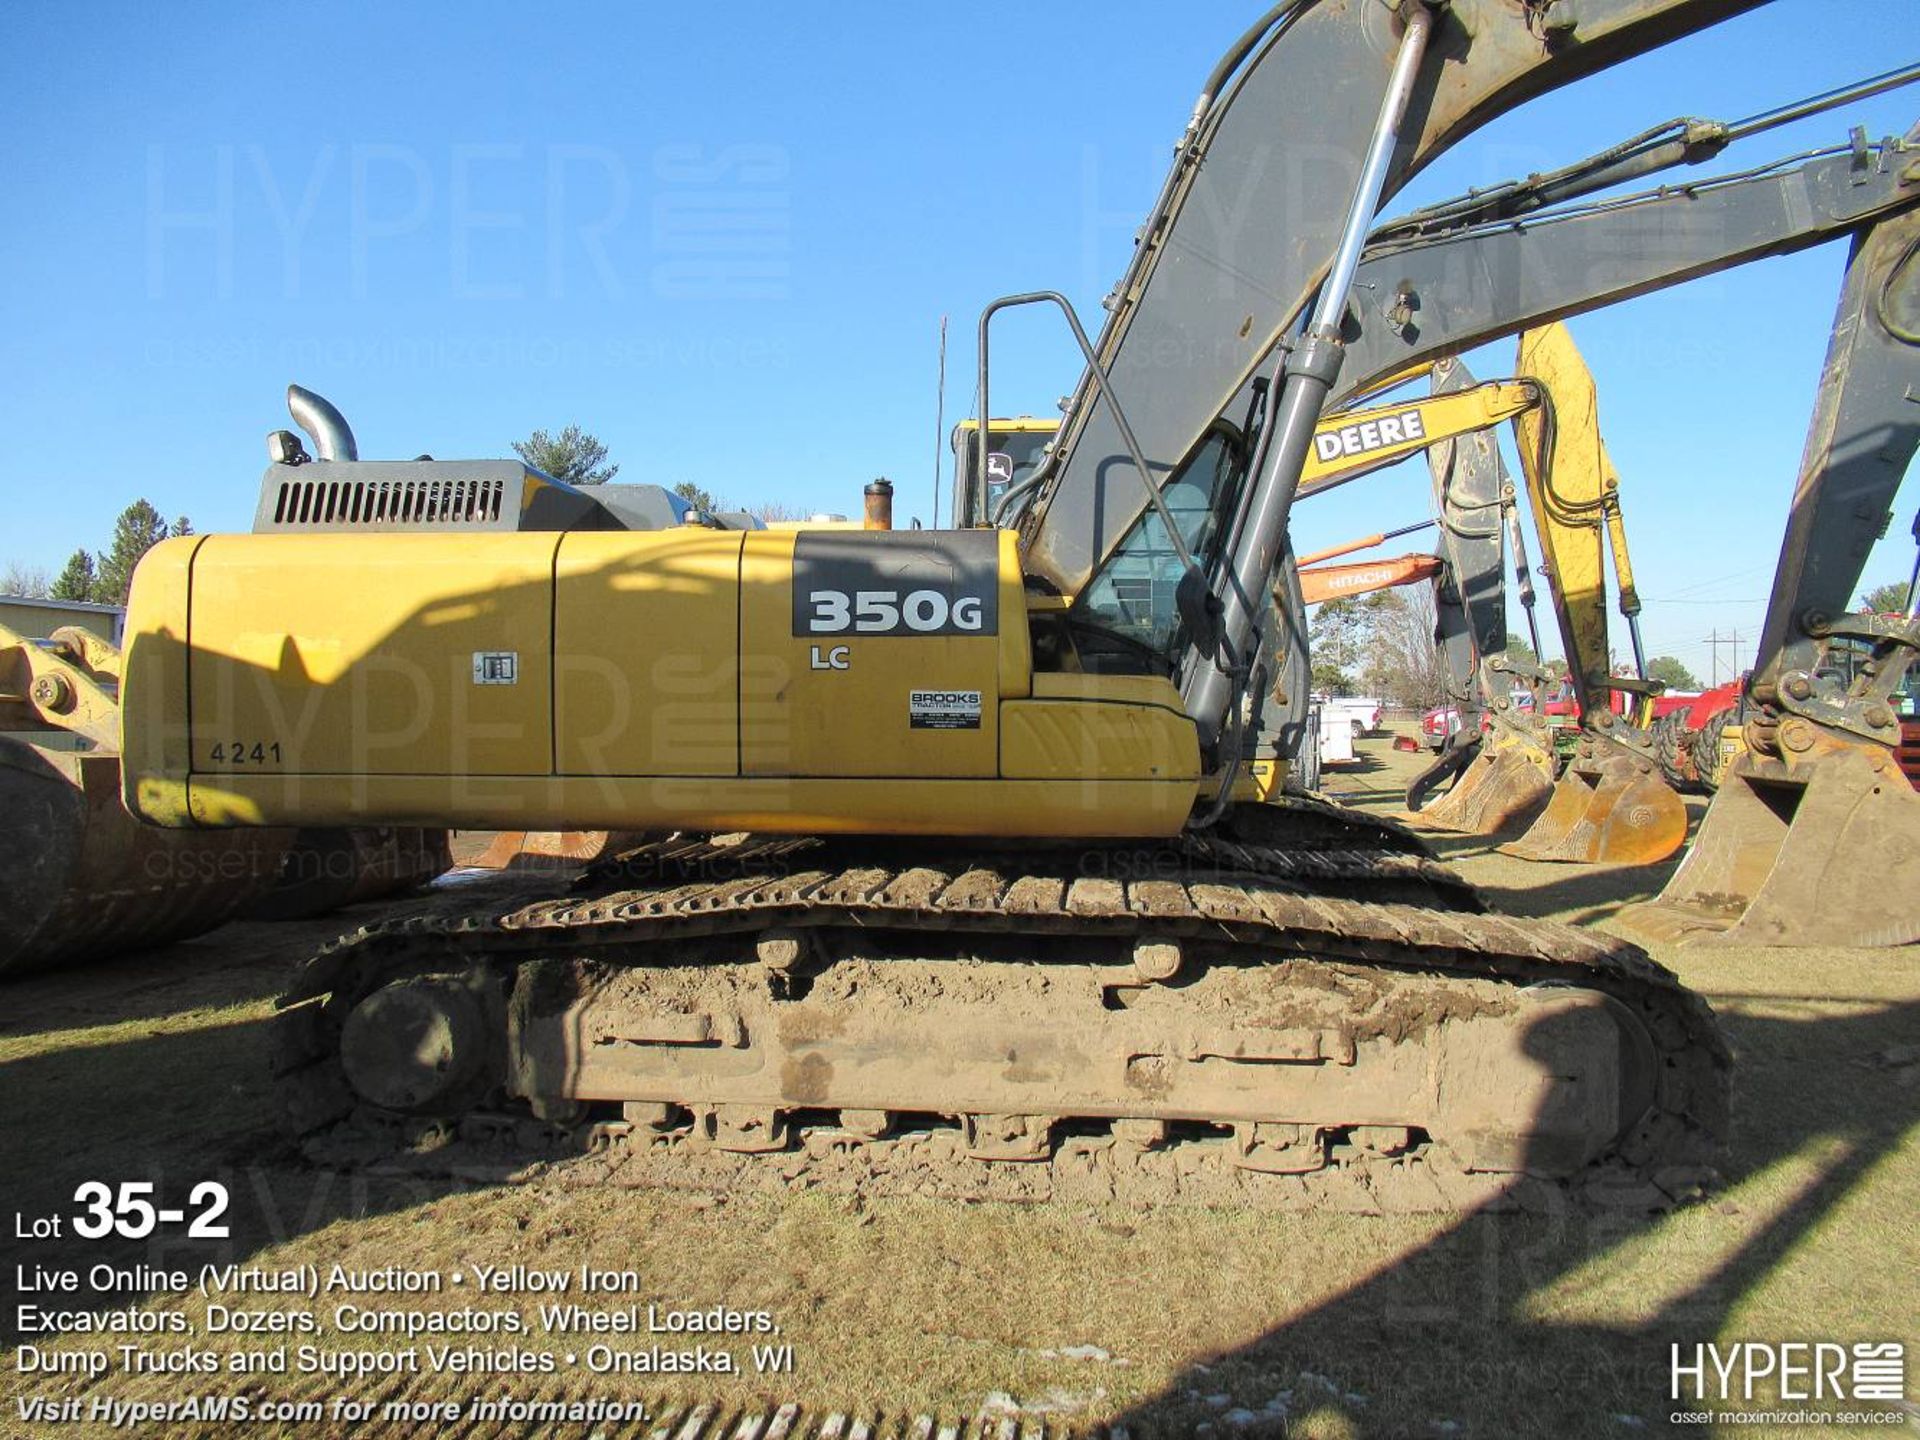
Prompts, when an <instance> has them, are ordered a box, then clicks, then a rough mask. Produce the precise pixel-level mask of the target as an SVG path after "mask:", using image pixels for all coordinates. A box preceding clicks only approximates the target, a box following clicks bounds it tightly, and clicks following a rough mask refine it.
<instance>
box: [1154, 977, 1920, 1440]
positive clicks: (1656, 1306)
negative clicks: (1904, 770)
mask: <svg viewBox="0 0 1920 1440" xmlns="http://www.w3.org/2000/svg"><path fill="white" fill-rule="evenodd" d="M1722 1018H1723V1023H1724V1026H1725V1029H1726V1032H1727V1035H1728V1038H1729V1041H1730V1043H1731V1045H1732V1047H1733V1050H1734V1053H1735V1066H1736V1068H1735V1075H1736V1084H1737V1092H1736V1100H1735V1113H1736V1119H1735V1122H1734V1133H1733V1136H1732V1153H1731V1160H1730V1166H1729V1172H1728V1175H1727V1180H1728V1188H1731V1187H1732V1186H1737V1185H1739V1184H1740V1183H1741V1182H1743V1181H1747V1180H1752V1179H1755V1178H1757V1177H1762V1176H1764V1174H1765V1172H1767V1171H1769V1170H1770V1169H1771V1168H1772V1167H1774V1166H1776V1165H1779V1164H1781V1163H1782V1162H1786V1161H1789V1160H1793V1161H1795V1163H1796V1164H1797V1165H1800V1166H1805V1167H1807V1168H1808V1169H1810V1170H1811V1171H1812V1173H1813V1178H1812V1180H1811V1182H1810V1183H1807V1184H1805V1185H1803V1186H1802V1187H1800V1188H1798V1189H1797V1190H1796V1189H1793V1188H1792V1186H1791V1185H1789V1184H1786V1183H1785V1182H1782V1183H1781V1184H1779V1185H1777V1186H1776V1185H1772V1184H1771V1183H1770V1182H1766V1183H1763V1184H1762V1186H1761V1187H1759V1188H1760V1189H1761V1190H1762V1192H1763V1200H1762V1202H1761V1204H1760V1209H1761V1210H1762V1211H1763V1212H1764V1213H1761V1214H1759V1215H1757V1216H1754V1217H1752V1218H1748V1217H1747V1216H1746V1213H1745V1212H1744V1211H1743V1209H1742V1208H1741V1205H1740V1203H1739V1201H1738V1200H1736V1199H1734V1198H1730V1197H1728V1195H1727V1190H1726V1189H1722V1190H1721V1191H1719V1192H1717V1193H1716V1194H1714V1195H1710V1196H1709V1197H1708V1198H1707V1199H1706V1200H1705V1201H1703V1202H1698V1203H1697V1204H1696V1205H1694V1206H1691V1207H1688V1208H1687V1209H1685V1210H1682V1211H1679V1212H1676V1213H1674V1214H1671V1215H1660V1214H1646V1213H1631V1212H1625V1211H1622V1212H1600V1213H1591V1212H1584V1211H1577V1210H1574V1209H1571V1208H1562V1209H1558V1210H1549V1211H1548V1212H1546V1213H1532V1214H1513V1213H1489V1212H1487V1211H1480V1212H1476V1213H1474V1214H1471V1215H1469V1216H1466V1217H1464V1218H1463V1219H1462V1220H1461V1221H1460V1222H1459V1223H1457V1224H1456V1225H1454V1226H1453V1227H1452V1228H1450V1229H1449V1230H1447V1231H1446V1232H1445V1233H1444V1234H1442V1235H1440V1236H1439V1237H1438V1238H1436V1239H1435V1240H1433V1241H1432V1242H1430V1243H1428V1244H1426V1245H1424V1246H1422V1247H1421V1248H1420V1249H1418V1250H1416V1251H1414V1252H1413V1253H1411V1254H1409V1255H1407V1256H1405V1257H1404V1258H1403V1259H1401V1260H1399V1261H1398V1262H1396V1263H1395V1264H1393V1265H1392V1266H1390V1267H1389V1268H1387V1269H1385V1270H1384V1271H1382V1272H1380V1273H1378V1274H1376V1275H1375V1276H1373V1277H1372V1278H1371V1279H1369V1280H1367V1281H1366V1282H1364V1283H1362V1284H1360V1285H1357V1286H1355V1287H1354V1288H1352V1289H1350V1290H1347V1291H1346V1292H1344V1293H1343V1294H1341V1295H1340V1296H1339V1297H1338V1298H1336V1299H1334V1300H1332V1301H1330V1302H1328V1303H1326V1304H1324V1305H1321V1306H1320V1307H1318V1308H1317V1309H1315V1310H1313V1311H1310V1312H1308V1313H1307V1314H1304V1315H1302V1316H1300V1317H1298V1318H1296V1319H1292V1320H1289V1321H1287V1322H1286V1323H1284V1324H1282V1325H1279V1326H1277V1327H1275V1328H1274V1329H1273V1330H1271V1331H1270V1332H1268V1333H1267V1334H1265V1335H1262V1336H1260V1337H1259V1338H1258V1339H1256V1340H1254V1341H1252V1342H1251V1343H1249V1344H1247V1345H1244V1346H1242V1347H1240V1348H1239V1349H1237V1350H1234V1351H1231V1352H1229V1353H1226V1354H1222V1355H1219V1356H1216V1357H1213V1358H1212V1359H1210V1360H1209V1361H1207V1362H1206V1363H1205V1364H1203V1365H1196V1366H1194V1367H1192V1368H1191V1369H1190V1370H1189V1371H1188V1372H1186V1373H1185V1374H1183V1375H1182V1376H1180V1377H1179V1378H1178V1379H1177V1380H1176V1381H1175V1383H1174V1385H1173V1386H1172V1387H1171V1388H1169V1389H1168V1390H1167V1391H1165V1392H1163V1394H1161V1395H1160V1396H1158V1397H1156V1398H1155V1399H1154V1400H1152V1401H1149V1402H1147V1403H1145V1404H1143V1405H1141V1406H1139V1407H1137V1408H1136V1409H1135V1410H1134V1411H1132V1412H1131V1413H1129V1414H1128V1415H1127V1416H1126V1417H1124V1420H1123V1422H1122V1423H1125V1424H1126V1425H1127V1426H1128V1427H1129V1428H1130V1430H1131V1431H1132V1433H1133V1434H1134V1435H1136V1436H1141V1435H1148V1436H1154V1435H1165V1436H1174V1435H1191V1434H1195V1433H1205V1432H1203V1431H1202V1427H1205V1431H1206V1432H1210V1433H1216V1434H1220V1435H1223V1436H1224V1435H1233V1434H1239V1435H1248V1436H1259V1435H1276V1436H1277V1435H1283V1434H1285V1435H1306V1434H1312V1435H1328V1436H1345V1437H1354V1440H1365V1437H1375V1436H1380V1437H1387V1436H1396V1437H1397V1436H1408V1435H1414V1436H1418V1435H1431V1436H1446V1435H1504V1434H1516V1433H1525V1434H1540V1435H1547V1434H1552V1435H1556V1436H1574V1435H1615V1436H1617V1435H1620V1434H1623V1433H1628V1432H1629V1431H1630V1430H1633V1429H1640V1428H1645V1427H1655V1428H1664V1425H1665V1423H1666V1419H1667V1415H1668V1413H1669V1412H1670V1411H1672V1410H1674V1409H1679V1408H1689V1409H1690V1408H1696V1407H1694V1406H1691V1405H1677V1404H1675V1403H1674V1402H1673V1401H1672V1400H1670V1399H1669V1396H1670V1387H1671V1384H1672V1379H1671V1376H1670V1374H1669V1366H1670V1349H1669V1347H1670V1346H1672V1345H1679V1346H1682V1347H1683V1351H1682V1353H1683V1354H1685V1355H1687V1356H1689V1357H1690V1356H1691V1355H1692V1353H1693V1346H1694V1345H1696V1344H1700V1343H1703V1342H1707V1341H1712V1340H1715V1339H1720V1340H1723V1341H1725V1340H1731V1339H1739V1338H1746V1337H1745V1335H1744V1334H1743V1333H1731V1334H1730V1333H1728V1332H1729V1326H1730V1322H1731V1321H1732V1320H1733V1318H1734V1317H1735V1316H1736V1314H1739V1315H1740V1316H1741V1318H1742V1319H1745V1320H1748V1321H1749V1323H1751V1321H1752V1317H1753V1316H1755V1315H1760V1316H1763V1317H1764V1318H1762V1319H1761V1320H1760V1322H1759V1324H1760V1327H1761V1328H1759V1329H1758V1330H1757V1332H1756V1333H1755V1335H1754V1336H1753V1337H1752V1338H1766V1337H1769V1336H1775V1335H1777V1334H1779V1333H1780V1332H1782V1331H1784V1332H1786V1333H1787V1334H1788V1335H1789V1336H1790V1337H1791V1338H1802V1339H1808V1340H1817V1339H1834V1338H1842V1339H1845V1338H1852V1337H1844V1336H1842V1337H1835V1336H1829V1335H1820V1334H1805V1335H1803V1334H1800V1333H1799V1332H1798V1331H1796V1329H1795V1325H1794V1320H1795V1316H1794V1315H1793V1314H1792V1313H1790V1312H1789V1313H1786V1314H1784V1315H1783V1314H1780V1313H1779V1311H1778V1308H1777V1307H1776V1308H1775V1309H1773V1310H1769V1309H1768V1308H1767V1307H1766V1306H1764V1305H1756V1304H1755V1303H1754V1301H1755V1297H1756V1292H1757V1291H1758V1290H1759V1288H1760V1287H1761V1286H1762V1285H1763V1283H1764V1282H1766V1281H1767V1280H1768V1278H1769V1277H1770V1276H1772V1275H1773V1274H1774V1273H1775V1272H1776V1270H1777V1269H1778V1267H1779V1266H1780V1265H1781V1264H1782V1263H1783V1262H1784V1261H1786V1260H1787V1259H1788V1258H1789V1257H1792V1256H1794V1254H1795V1252H1796V1249H1797V1248H1798V1247H1799V1246H1800V1245H1802V1243H1803V1242H1805V1241H1806V1240H1807V1239H1808V1237H1809V1236H1810V1235H1811V1234H1812V1233H1813V1232H1814V1231H1815V1230H1817V1229H1819V1228H1820V1227H1821V1226H1822V1225H1823V1224H1824V1223H1825V1222H1826V1221H1827V1220H1828V1219H1829V1218H1830V1217H1831V1216H1832V1215H1833V1212H1834V1210H1835V1208H1836V1207H1837V1206H1838V1205H1839V1204H1840V1203H1841V1202H1842V1201H1844V1200H1845V1199H1846V1198H1847V1197H1848V1196H1849V1195H1851V1194H1853V1193H1854V1191H1855V1190H1856V1189H1857V1187H1858V1186H1859V1185H1860V1184H1861V1182H1862V1180H1863V1179H1864V1178H1865V1176H1866V1175H1867V1173H1868V1172H1869V1171H1870V1170H1871V1169H1872V1168H1873V1167H1874V1166H1875V1165H1876V1164H1877V1163H1879V1162H1880V1161H1881V1160H1882V1159H1884V1158H1886V1157H1887V1156H1888V1155H1890V1154H1892V1153H1894V1152H1895V1151H1897V1150H1898V1149H1900V1148H1901V1147H1902V1146H1903V1145H1906V1144H1910V1143H1911V1140H1910V1138H1909V1137H1910V1135H1911V1133H1912V1131H1913V1128H1914V1125H1915V1122H1916V1120H1917V1119H1920V1091H1916V1088H1915V1086H1914V1085H1913V1083H1912V1078H1913V1077H1912V1075H1911V1074H1910V1073H1908V1072H1910V1070H1911V1066H1910V1065H1905V1066H1902V1065H1898V1064H1892V1063H1875V1061H1874V1060H1873V1058H1872V1057H1874V1056H1883V1055H1887V1054H1889V1053H1892V1054H1894V1055H1896V1056H1898V1055H1900V1054H1904V1053H1905V1052H1903V1051H1893V1050H1892V1047H1894V1046H1895V1045H1899V1044H1906V1045H1910V1044H1911V1041H1912V1038H1913V1036H1914V1034H1915V1033H1916V1030H1920V1002H1916V1003H1907V1004H1901V1005H1895V1006H1890V1007H1887V1008H1885V1009H1880V1010H1876V1011H1874V1012H1872V1013H1869V1014H1865V1015H1858V1016H1848V1017H1844V1018H1822V1019H1815V1020H1785V1019H1778V1018H1761V1017H1758V1016H1753V1015H1743V1014H1732V1015H1727V1016H1724V1017H1722ZM1814 1075H1824V1076H1826V1077H1828V1083H1825V1084H1821V1083H1809V1080H1810V1078H1811V1077H1812V1076H1814ZM1836 1076H1844V1079H1839V1080H1836V1079H1835V1078H1834V1077H1836ZM1796 1157H1797V1158H1796ZM1775 1189H1778V1190H1781V1191H1784V1192H1786V1193H1785V1194H1784V1198H1783V1199H1781V1200H1780V1201H1779V1203H1778V1204H1777V1205H1776V1204H1773V1203H1769V1202H1767V1201H1766V1200H1765V1199H1764V1194H1765V1193H1771V1191H1772V1190H1775ZM1747 1198H1748V1203H1754V1202H1753V1200H1752V1197H1747ZM1888 1219H1889V1223H1890V1225H1892V1226H1893V1227H1894V1228H1896V1229H1897V1228H1898V1225H1899V1224H1900V1223H1901V1222H1899V1220H1898V1219H1897V1217H1888ZM1703 1229H1704V1230H1707V1231H1709V1232H1719V1231H1724V1232H1725V1233H1724V1234H1710V1235H1709V1237H1708V1241H1707V1243H1704V1244H1703V1243H1702V1241H1701V1239H1700V1235H1699V1233H1698V1232H1700V1231H1701V1230H1703ZM1676 1234H1679V1235H1680V1236H1681V1238H1679V1239H1675V1238H1674V1237H1675V1235H1676ZM1716 1241H1717V1243H1714V1242H1716ZM1887 1259H1888V1260H1889V1261H1890V1262H1893V1263H1898V1262H1897V1261H1895V1260H1894V1257H1893V1256H1892V1255H1889V1256H1888V1257H1887ZM1842 1283H1843V1284H1844V1282H1842ZM1602 1291H1604V1292H1606V1293H1605V1295H1604V1297H1603V1298H1601V1299H1597V1298H1596V1297H1599V1296H1600V1292H1602ZM1595 1310H1601V1311H1604V1312H1605V1313H1607V1314H1610V1315H1611V1314H1620V1313H1622V1312H1625V1313H1628V1314H1634V1313H1637V1314H1639V1315H1640V1316H1642V1317H1643V1318H1641V1319H1640V1320H1639V1321H1638V1322H1637V1323H1635V1322H1630V1321H1629V1322H1607V1323H1600V1322H1595V1321H1592V1320H1590V1319H1585V1318H1581V1317H1582V1312H1588V1313H1591V1312H1593V1311H1595ZM1556 1311H1564V1312H1567V1313H1566V1314H1565V1316H1564V1317H1562V1318H1556V1315H1555V1312H1556ZM1873 1318H1878V1319H1879V1320H1880V1322H1881V1323H1882V1325H1883V1326H1886V1325H1897V1319H1896V1317H1873ZM1731 1329H1732V1330H1733V1331H1735V1332H1739V1331H1741V1327H1740V1326H1739V1325H1732V1326H1731ZM1882 1338H1884V1337H1882ZM1736 1384H1737V1380H1736ZM1735 1393H1736V1394H1737V1393H1738V1392H1737V1390H1736V1391H1735ZM1276 1397H1279V1402H1280V1403H1276Z"/></svg>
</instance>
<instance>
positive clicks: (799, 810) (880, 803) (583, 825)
mask: <svg viewBox="0 0 1920 1440" xmlns="http://www.w3.org/2000/svg"><path fill="white" fill-rule="evenodd" d="M1018 703H1022V704H1027V703H1031V702H1025V701H1022V702H1018ZM1193 800H1194V785H1193V783H1192V782H1191V781H1190V780H1186V781H1183V780H1133V779H1125V778H1119V779H1110V780H1089V779H1084V778H1080V777H1075V778H1072V779H1068V780H899V779H891V780H847V779H839V780H798V779H786V778H782V777H777V776H767V777H763V778H760V779H754V780H748V779H741V778H738V777H734V776H725V775H722V776H711V777H706V778H697V777H688V778H683V779H663V778H659V777H633V776H615V777H592V778H588V777H580V776H552V775H535V776H503V777H500V778H497V779H490V780H486V781H484V782H481V783H475V782H474V781H472V780H470V779H466V778H463V777H460V776H454V775H431V776H415V775H378V776H370V777H368V778H367V780H366V781H365V782H364V783H361V784H339V783H328V784H315V783H313V782H312V781H311V780H308V779H305V778H303V777H301V776H297V775H240V774H232V775H211V776H201V777H199V778H197V779H195V780H194V782H193V820H194V821H196V822H198V823H200V824H205V825H231V824H236V823H251V824H265V823H273V824H294V823H297V824H308V825H451V826H457V827H461V828H470V829H479V830H497V829H522V828H526V829H536V830H569V829H580V830H670V829H690V830H722V831H724V830H756V831H760V832H762V833H765V834H770V835H816V834H837V835H989V836H1013V835H1023V836H1049V837H1055V836H1057V837H1072V838H1079V839H1089V840H1091V839H1099V838H1103V837H1120V836H1137V835H1176V834H1178V833H1179V831H1180V827H1181V825H1182V824H1183V823H1184V822H1185V821H1186V818H1187V815H1188V812H1189V811H1191V810H1192V808H1193Z"/></svg>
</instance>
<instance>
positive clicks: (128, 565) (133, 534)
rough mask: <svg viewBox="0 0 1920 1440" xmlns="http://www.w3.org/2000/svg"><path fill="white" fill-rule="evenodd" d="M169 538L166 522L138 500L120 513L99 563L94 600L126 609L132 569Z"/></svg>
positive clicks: (145, 503) (143, 501) (150, 507)
mask: <svg viewBox="0 0 1920 1440" xmlns="http://www.w3.org/2000/svg"><path fill="white" fill-rule="evenodd" d="M166 538H167V522H166V521H165V520H162V519H161V518H160V512H159V511H158V510H156V509H154V508H153V506H152V505H150V504H148V503H147V502H146V501H145V500H136V501H134V502H133V503H132V504H131V505H129V506H127V508H126V509H124V510H122V511H121V512H120V518H119V519H118V520H116V521H114V524H113V543H112V545H110V546H109V547H108V548H107V553H106V555H105V557H104V558H103V559H102V560H101V561H100V572H99V579H98V580H97V581H96V582H95V585H94V593H93V598H94V599H95V600H98V601H100V602H101V603H102V604H104V605H124V604H126V603H127V591H128V589H129V588H130V587H131V586H132V585H133V567H134V566H136V565H138V564H139V563H140V557H141V556H142V555H144V554H146V553H147V551H149V550H151V549H152V548H153V547H154V546H156V545H158V544H159V543H160V542H161V541H162V540H164V539H166Z"/></svg>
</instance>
